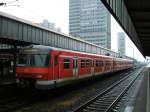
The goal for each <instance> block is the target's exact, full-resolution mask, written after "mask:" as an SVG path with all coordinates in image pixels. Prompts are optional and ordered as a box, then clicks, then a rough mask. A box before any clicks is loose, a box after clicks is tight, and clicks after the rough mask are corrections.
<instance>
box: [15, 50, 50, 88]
mask: <svg viewBox="0 0 150 112" xmlns="http://www.w3.org/2000/svg"><path fill="white" fill-rule="evenodd" d="M50 63H51V52H50V50H47V49H37V48H27V49H23V50H20V52H19V54H18V56H17V66H16V82H17V83H18V84H19V85H23V86H36V85H38V84H39V85H40V84H42V83H44V82H47V81H49V80H50V79H51V75H50V74H51V73H50Z"/></svg>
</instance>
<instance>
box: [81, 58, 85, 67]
mask: <svg viewBox="0 0 150 112" xmlns="http://www.w3.org/2000/svg"><path fill="white" fill-rule="evenodd" d="M85 62H86V60H81V68H84V67H85V66H86V65H85V64H86V63H85Z"/></svg>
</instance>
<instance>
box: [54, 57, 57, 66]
mask: <svg viewBox="0 0 150 112" xmlns="http://www.w3.org/2000/svg"><path fill="white" fill-rule="evenodd" d="M57 64H58V56H55V57H54V65H55V66H56V65H57Z"/></svg>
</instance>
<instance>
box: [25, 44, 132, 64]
mask: <svg viewBox="0 0 150 112" xmlns="http://www.w3.org/2000/svg"><path fill="white" fill-rule="evenodd" d="M31 48H33V49H40V50H42V51H47V52H50V51H51V50H57V51H66V52H74V53H82V54H87V55H95V56H103V57H107V58H116V57H112V56H106V55H101V54H94V53H86V52H79V51H73V50H67V49H62V48H56V47H51V46H44V45H30V46H27V47H24V48H23V49H31ZM117 60H118V61H121V60H124V61H125V60H126V61H127V60H131V59H124V58H117Z"/></svg>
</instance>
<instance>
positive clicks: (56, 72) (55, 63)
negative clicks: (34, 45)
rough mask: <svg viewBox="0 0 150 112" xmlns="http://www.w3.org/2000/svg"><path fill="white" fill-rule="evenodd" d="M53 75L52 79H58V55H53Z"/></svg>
mask: <svg viewBox="0 0 150 112" xmlns="http://www.w3.org/2000/svg"><path fill="white" fill-rule="evenodd" d="M53 66H54V71H53V72H54V73H53V77H54V80H57V79H59V75H60V73H59V66H60V65H59V57H58V55H54V65H53Z"/></svg>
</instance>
